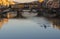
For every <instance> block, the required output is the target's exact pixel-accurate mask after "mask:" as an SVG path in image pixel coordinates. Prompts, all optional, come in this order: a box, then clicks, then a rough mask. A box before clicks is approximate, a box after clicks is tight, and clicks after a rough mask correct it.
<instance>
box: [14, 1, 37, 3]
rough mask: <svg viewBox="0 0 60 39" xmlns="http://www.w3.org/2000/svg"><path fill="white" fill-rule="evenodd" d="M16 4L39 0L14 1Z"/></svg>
mask: <svg viewBox="0 0 60 39" xmlns="http://www.w3.org/2000/svg"><path fill="white" fill-rule="evenodd" d="M13 1H15V2H19V3H25V2H26V3H27V2H32V1H37V0H13Z"/></svg>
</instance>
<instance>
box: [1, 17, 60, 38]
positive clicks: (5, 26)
mask: <svg viewBox="0 0 60 39" xmlns="http://www.w3.org/2000/svg"><path fill="white" fill-rule="evenodd" d="M59 24H60V21H59V19H48V18H45V17H29V18H26V19H21V18H11V19H8V18H0V39H60V25H59Z"/></svg>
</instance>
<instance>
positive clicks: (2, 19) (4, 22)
mask: <svg viewBox="0 0 60 39" xmlns="http://www.w3.org/2000/svg"><path fill="white" fill-rule="evenodd" d="M6 23H8V18H0V29H1V28H2V26H3V25H4V24H6Z"/></svg>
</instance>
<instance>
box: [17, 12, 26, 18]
mask: <svg viewBox="0 0 60 39" xmlns="http://www.w3.org/2000/svg"><path fill="white" fill-rule="evenodd" d="M16 17H18V18H19V17H20V18H25V17H24V16H23V15H22V12H20V11H17V16H16Z"/></svg>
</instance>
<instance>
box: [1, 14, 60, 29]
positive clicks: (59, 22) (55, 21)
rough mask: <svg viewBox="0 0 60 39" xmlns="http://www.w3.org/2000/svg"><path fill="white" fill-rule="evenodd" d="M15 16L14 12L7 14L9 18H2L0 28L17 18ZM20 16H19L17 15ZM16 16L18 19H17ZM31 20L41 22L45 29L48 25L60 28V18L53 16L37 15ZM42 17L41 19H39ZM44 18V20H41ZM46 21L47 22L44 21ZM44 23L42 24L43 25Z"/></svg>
mask: <svg viewBox="0 0 60 39" xmlns="http://www.w3.org/2000/svg"><path fill="white" fill-rule="evenodd" d="M13 17H14V16H13V15H12V14H9V13H8V14H7V18H0V28H2V26H3V25H4V24H6V23H8V20H9V19H11V18H12V19H15V18H13ZM17 18H18V17H17ZM17 18H16V19H17ZM29 19H30V20H31V19H32V20H33V21H37V24H40V27H44V28H45V29H47V28H48V27H51V25H52V27H53V28H55V29H59V30H60V19H53V18H50V19H49V18H46V19H45V18H41V17H39V18H38V17H37V18H36V20H35V18H33V17H32V18H29ZM39 19H40V20H39ZM41 20H42V21H41ZM44 21H45V22H44ZM41 23H42V25H41Z"/></svg>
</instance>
